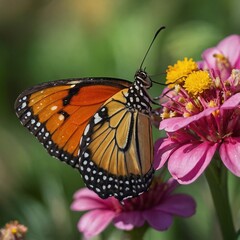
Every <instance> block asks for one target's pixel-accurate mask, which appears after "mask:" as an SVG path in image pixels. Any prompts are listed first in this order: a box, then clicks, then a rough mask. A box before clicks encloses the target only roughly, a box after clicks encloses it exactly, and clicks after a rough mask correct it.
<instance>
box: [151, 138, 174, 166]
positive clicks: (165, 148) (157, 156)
mask: <svg viewBox="0 0 240 240" xmlns="http://www.w3.org/2000/svg"><path fill="white" fill-rule="evenodd" d="M178 146H179V143H176V142H173V141H172V140H171V139H170V138H160V139H159V140H157V141H156V142H155V145H154V163H153V164H154V168H155V169H156V170H157V169H160V168H161V167H163V165H164V164H165V162H166V161H167V160H168V158H169V156H170V154H171V153H172V151H173V150H174V149H176V148H178Z"/></svg>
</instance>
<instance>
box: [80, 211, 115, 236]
mask: <svg viewBox="0 0 240 240" xmlns="http://www.w3.org/2000/svg"><path fill="white" fill-rule="evenodd" d="M114 217H115V213H114V212H113V211H106V210H93V211H90V212H88V213H86V214H84V215H83V216H82V217H81V219H80V221H79V222H78V229H79V231H80V232H83V233H84V235H85V237H87V238H90V237H93V236H96V235H98V234H99V233H100V232H102V231H103V230H104V229H105V228H106V227H107V225H108V224H109V223H110V222H111V221H112V220H113V218H114Z"/></svg>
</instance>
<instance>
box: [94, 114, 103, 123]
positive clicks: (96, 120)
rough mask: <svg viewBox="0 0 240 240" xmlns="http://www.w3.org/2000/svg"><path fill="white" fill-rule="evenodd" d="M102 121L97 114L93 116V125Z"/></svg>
mask: <svg viewBox="0 0 240 240" xmlns="http://www.w3.org/2000/svg"><path fill="white" fill-rule="evenodd" d="M101 121H102V118H101V117H100V116H99V114H98V113H96V114H95V115H94V124H98V123H99V122H101Z"/></svg>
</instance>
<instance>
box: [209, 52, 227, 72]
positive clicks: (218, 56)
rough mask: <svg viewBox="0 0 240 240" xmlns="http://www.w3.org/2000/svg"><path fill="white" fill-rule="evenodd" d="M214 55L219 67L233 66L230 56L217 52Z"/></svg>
mask: <svg viewBox="0 0 240 240" xmlns="http://www.w3.org/2000/svg"><path fill="white" fill-rule="evenodd" d="M213 57H215V58H216V62H217V65H218V67H224V68H229V67H230V66H231V65H230V62H229V60H228V58H226V57H225V56H224V55H223V54H221V53H215V54H213ZM220 69H222V68H220Z"/></svg>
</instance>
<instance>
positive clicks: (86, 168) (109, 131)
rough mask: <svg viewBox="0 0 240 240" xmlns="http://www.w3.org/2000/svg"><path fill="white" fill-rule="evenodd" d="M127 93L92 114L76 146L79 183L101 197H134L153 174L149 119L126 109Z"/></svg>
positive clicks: (145, 185) (132, 109)
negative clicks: (83, 183)
mask: <svg viewBox="0 0 240 240" xmlns="http://www.w3.org/2000/svg"><path fill="white" fill-rule="evenodd" d="M127 91H128V89H124V90H122V91H120V92H118V93H116V94H115V95H114V96H112V97H111V98H110V99H109V100H108V101H107V102H106V103H105V104H104V105H103V106H102V107H101V108H100V109H99V110H98V111H97V112H96V113H95V114H94V115H93V117H92V118H91V120H90V121H89V123H88V124H87V125H86V128H85V130H84V133H83V137H82V140H81V144H80V149H81V152H80V158H81V159H80V172H81V173H82V176H83V180H84V182H85V184H86V185H87V186H88V187H89V188H90V189H93V190H94V191H95V192H96V193H97V194H98V195H99V196H100V197H101V198H107V197H109V196H114V197H115V198H118V199H119V200H122V199H124V198H127V197H134V196H137V195H139V194H140V193H142V192H144V191H146V190H147V189H148V187H149V185H150V183H151V179H152V175H153V172H154V170H153V167H152V161H153V144H152V129H151V123H150V117H149V115H147V114H143V113H142V112H140V111H138V110H137V109H135V108H128V107H127V99H126V97H125V96H126V95H127Z"/></svg>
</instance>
